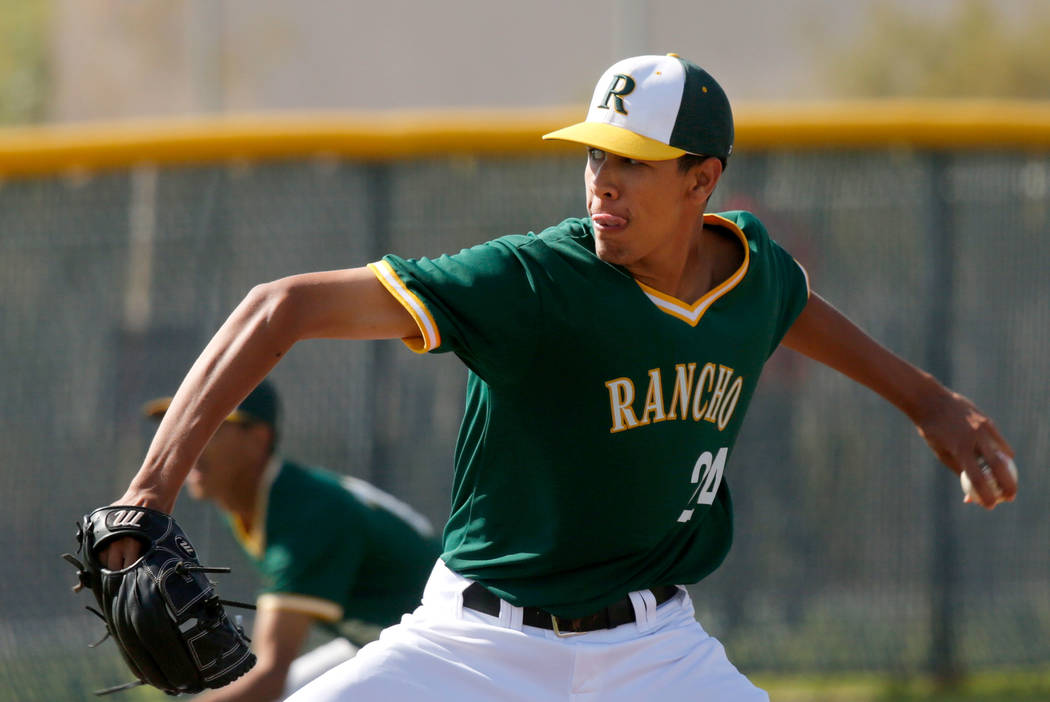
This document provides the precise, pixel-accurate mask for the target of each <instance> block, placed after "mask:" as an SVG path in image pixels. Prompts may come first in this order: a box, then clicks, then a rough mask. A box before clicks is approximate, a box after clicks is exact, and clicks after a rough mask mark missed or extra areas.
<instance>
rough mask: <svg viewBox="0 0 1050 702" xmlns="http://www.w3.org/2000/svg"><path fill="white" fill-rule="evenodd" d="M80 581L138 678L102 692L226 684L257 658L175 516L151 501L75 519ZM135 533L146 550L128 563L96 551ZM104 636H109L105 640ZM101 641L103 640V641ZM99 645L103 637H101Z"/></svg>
mask: <svg viewBox="0 0 1050 702" xmlns="http://www.w3.org/2000/svg"><path fill="white" fill-rule="evenodd" d="M76 536H77V542H78V553H79V558H76V557H74V556H72V555H70V554H68V553H66V554H63V555H62V557H63V558H65V559H66V560H67V561H69V562H70V563H72V564H73V565H74V566H76V567H77V571H78V572H77V576H78V578H79V583H78V584H77V585H76V586H75V587H74V588H73V589H74V591H77V590H80V589H81V588H82V587H86V588H88V589H90V590H91V591H92V592H93V593H95V599H96V600H97V601H98V607H99V610H101V611H98V610H95V609H94V608H93V607H88V609H89V610H91V611H92V612H95V614H97V615H99V616H100V617H102V619H103V621H105V623H106V633H107V635H109V636H112V637H113V639H114V641H116V643H117V648H119V649H120V652H121V654H122V655H123V656H124V660H125V661H126V662H127V664H128V666H129V667H130V668H131V672H132V673H134V675H135V677H137V678H138V680H137V681H134V682H131V683H128V684H126V685H118V686H115V687H111V688H107V689H105V690H99V691H98V692H97V693H96V694H99V695H102V694H107V693H110V692H116V691H118V690H124V689H127V688H130V687H135V686H136V685H142V684H148V685H153V686H154V687H157V688H160V689H161V690H163V691H164V692H166V693H168V694H169V695H178V694H181V693H184V692H188V693H194V692H200V691H201V690H203V689H205V688H214V687H222V686H223V685H226V684H227V683H230V682H232V681H234V680H236V679H237V678H239V677H240V676H241V675H243V674H244V673H245V672H247V671H248V670H250V669H251V667H252V666H253V665H255V655H254V654H252V652H251V650H250V649H249V647H248V638H247V637H246V636H245V635H244V630H243V629H242V628H241V627H240V626H238V625H235V624H233V623H231V622H230V620H229V619H227V617H226V612H225V610H224V608H223V605H224V604H226V605H235V606H242V607H251V605H244V604H241V603H238V602H231V601H228V600H220V599H219V596H218V595H217V594H216V593H215V586H214V585H213V584H212V582H211V581H210V580H209V579H208V577H207V576H206V575H205V573H216V572H229V568H205V567H203V566H201V565H200V563H199V562H198V561H197V553H196V551H194V550H193V546H191V545H190V542H189V539H187V538H186V535H185V534H183V532H182V529H180V528H179V525H178V524H176V523H175V520H174V519H173V518H172V517H171V516H169V515H167V514H164V513H163V512H158V511H156V510H152V509H148V508H145V507H102V508H99V509H96V510H95V511H94V512H92V513H91V514H88V515H86V516H84V517H83V519H81V521H80V523H79V524H78V525H77V533H76ZM125 536H131V537H134V538H136V539H138V540H139V541H141V542H142V544H143V552H142V556H141V557H140V558H139V559H138V560H137V561H135V563H133V564H132V565H130V566H128V567H127V568H124V569H123V570H109V569H108V568H106V567H104V566H103V565H102V564H101V563H100V561H99V559H98V554H99V551H101V550H102V549H103V548H105V547H106V545H107V544H109V543H110V542H112V541H114V540H115V539H119V538H122V537H125ZM104 638H105V637H103V639H104ZM100 643H101V642H100ZM95 645H97V644H95Z"/></svg>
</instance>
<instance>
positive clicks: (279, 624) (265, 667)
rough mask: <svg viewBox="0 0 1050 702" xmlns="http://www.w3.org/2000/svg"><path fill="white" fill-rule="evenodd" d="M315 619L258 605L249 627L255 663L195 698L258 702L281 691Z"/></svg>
mask: <svg viewBox="0 0 1050 702" xmlns="http://www.w3.org/2000/svg"><path fill="white" fill-rule="evenodd" d="M315 621H316V620H315V619H314V618H313V617H312V616H310V615H309V614H306V613H304V612H297V611H295V610H291V609H278V608H276V607H260V608H259V609H258V610H257V612H256V615H255V625H254V627H252V650H253V651H254V652H255V656H256V658H257V659H258V661H257V663H256V664H255V667H254V668H252V669H251V670H250V671H249V672H247V673H245V674H244V675H243V676H242V677H241V678H240V679H238V680H235V681H234V682H232V683H230V684H229V685H227V686H226V687H223V688H219V689H218V690H211V691H209V692H208V693H207V694H204V695H201V696H199V697H197V698H195V699H196V700H197V701H198V702H234V701H237V702H260V701H261V700H276V699H279V698H280V697H281V694H282V693H283V692H284V685H285V680H286V679H287V677H288V669H289V668H290V667H291V665H292V661H294V660H295V659H296V657H297V656H298V655H299V653H300V650H301V649H302V647H303V643H304V642H305V641H306V637H307V635H308V634H309V633H310V627H311V626H313V624H314V622H315Z"/></svg>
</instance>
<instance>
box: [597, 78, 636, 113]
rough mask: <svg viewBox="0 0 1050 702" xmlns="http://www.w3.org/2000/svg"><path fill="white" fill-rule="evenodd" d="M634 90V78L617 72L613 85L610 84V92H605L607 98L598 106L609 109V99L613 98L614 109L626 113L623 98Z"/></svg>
mask: <svg viewBox="0 0 1050 702" xmlns="http://www.w3.org/2000/svg"><path fill="white" fill-rule="evenodd" d="M632 92H634V78H631V77H630V76H626V75H624V74H623V73H617V74H616V75H615V76H613V81H612V85H610V86H609V90H608V92H606V93H605V99H604V100H602V103H601V104H600V105H598V106H597V107H598V108H599V109H602V110H608V109H609V99H610V98H612V100H613V109H614V110H616V111H617V112H619V113H620V114H621V115H626V114H627V108H626V107H624V106H623V99H624V97H625V96H627V95H630V94H631V93H632Z"/></svg>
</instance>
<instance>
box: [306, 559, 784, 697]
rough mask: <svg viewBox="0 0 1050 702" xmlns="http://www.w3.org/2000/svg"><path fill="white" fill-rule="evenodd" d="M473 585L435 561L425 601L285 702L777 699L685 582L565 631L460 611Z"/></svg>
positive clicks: (514, 617)
mask: <svg viewBox="0 0 1050 702" xmlns="http://www.w3.org/2000/svg"><path fill="white" fill-rule="evenodd" d="M468 585H470V581H469V580H466V579H465V578H463V577H461V576H459V575H457V574H456V573H454V572H452V571H451V570H449V569H448V568H447V567H446V566H445V564H444V563H443V562H442V561H440V560H439V561H438V563H437V565H436V566H435V567H434V570H433V572H432V573H431V575H430V580H429V581H428V582H427V586H426V590H425V591H424V593H423V602H422V605H421V606H420V607H418V608H417V609H416V610H415V611H414V612H412V613H411V614H406V615H404V617H402V619H401V623H400V624H397V625H395V626H392V627H390V628H388V629H385V630H384V631H383V633H382V634H381V635H380V637H379V640H378V641H374V642H372V643H370V644H368V645H367V646H365V647H364V648H362V649H361V650H360V652H359V653H358V654H357V655H356V656H355V657H354V658H352V659H351V660H349V661H347V662H346V663H343V664H341V665H339V666H337V667H336V668H333V669H332V670H330V671H328V672H327V673H325V674H324V675H322V676H321V677H320V678H318V679H317V680H314V681H313V682H312V683H310V684H308V685H307V686H306V687H304V688H302V689H301V690H300V691H299V692H298V693H296V694H295V695H293V696H292V697H291V698H290V701H289V702H343V701H346V702H349V701H350V700H354V701H355V702H360V701H362V700H378V701H379V702H417V701H418V700H428V701H437V702H443V701H446V700H447V702H645V701H647V700H660V702H676V701H678V700H690V701H692V702H769V696H768V695H767V694H766V693H765V692H763V691H762V690H760V689H758V688H757V687H755V686H754V685H753V684H752V683H751V682H750V681H749V680H748V679H747V678H746V677H744V676H743V675H742V674H741V673H740V672H739V671H738V670H737V669H736V668H735V667H734V666H733V664H732V663H730V662H729V660H728V659H727V658H726V654H725V650H724V649H723V648H722V644H720V643H719V642H718V641H717V640H716V639H715V638H713V637H711V636H708V635H707V633H706V632H705V631H704V630H703V628H701V626H700V624H699V623H698V622H697V621H696V619H695V617H694V612H693V603H692V601H691V600H690V598H689V594H688V593H687V592H686V591H685V589H684V588H680V592H679V593H678V595H676V596H675V597H672V598H671V599H670V600H668V601H667V602H665V603H664V604H662V605H661V606H660V607H656V606H655V599H654V598H653V596H652V593H650V592H648V591H642V592H632V593H631V595H630V598H631V602H632V603H633V604H634V609H635V618H636V621H635V622H634V623H632V624H624V625H622V626H618V627H616V628H615V629H605V630H599V631H594V632H588V633H585V634H580V635H577V636H571V637H567V638H561V637H559V636H558V635H557V634H556V633H555V632H553V631H547V630H546V629H538V628H535V627H530V626H523V625H522V624H521V608H520V607H514V606H512V605H510V604H508V603H506V602H503V603H502V605H501V609H500V615H499V616H498V617H496V616H489V615H486V614H481V613H480V612H475V611H474V610H471V609H466V608H464V607H463V598H462V593H463V590H464V589H466V587H467V586H468Z"/></svg>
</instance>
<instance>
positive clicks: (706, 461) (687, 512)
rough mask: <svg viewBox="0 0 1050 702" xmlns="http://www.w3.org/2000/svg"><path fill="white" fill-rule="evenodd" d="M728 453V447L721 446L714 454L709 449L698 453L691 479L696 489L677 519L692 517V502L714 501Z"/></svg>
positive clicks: (704, 503) (684, 520)
mask: <svg viewBox="0 0 1050 702" xmlns="http://www.w3.org/2000/svg"><path fill="white" fill-rule="evenodd" d="M728 455H729V449H728V448H726V447H722V448H720V449H718V453H717V454H715V455H711V452H710V451H704V452H703V453H701V454H700V458H698V459H696V465H694V466H693V477H692V479H691V482H692V484H693V485H696V489H695V490H693V494H692V496H691V497H690V498H689V506H688V507H686V508H685V509H683V510H682V513H681V514H680V515H678V521H680V522H688V521H689V520H690V519H692V518H693V509H694V504H697V505H710V504H713V503H714V501H715V493H717V492H718V486H719V485H721V484H722V472H723V471H724V470H725V468H726V457H727V456H728Z"/></svg>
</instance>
